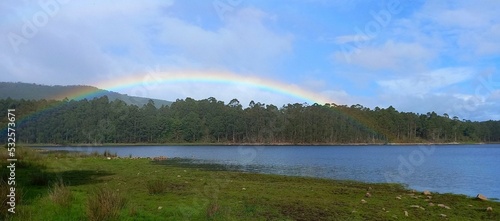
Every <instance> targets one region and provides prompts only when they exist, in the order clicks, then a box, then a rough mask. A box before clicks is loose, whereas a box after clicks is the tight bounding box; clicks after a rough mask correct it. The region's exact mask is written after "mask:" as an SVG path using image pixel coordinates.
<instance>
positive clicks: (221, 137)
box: [0, 96, 500, 144]
mask: <svg viewBox="0 0 500 221" xmlns="http://www.w3.org/2000/svg"><path fill="white" fill-rule="evenodd" d="M0 107H1V109H0V110H7V109H8V108H15V109H16V118H17V119H18V122H17V125H16V129H17V130H16V132H17V134H16V138H17V142H21V143H27V144H32V143H51V144H85V143H88V144H101V143H232V144H239V143H269V144H340V143H422V142H443V143H444V142H500V121H483V122H472V121H468V120H460V119H459V118H458V117H450V116H448V115H447V114H443V115H438V114H436V113H434V112H430V113H427V114H417V113H409V112H399V111H397V110H396V109H394V108H393V107H392V106H391V107H388V108H378V107H376V108H375V109H370V108H367V107H363V106H361V105H352V106H346V105H336V104H333V103H332V104H324V105H320V104H312V105H309V104H299V103H295V104H287V105H284V106H282V107H277V106H275V105H272V104H263V103H260V102H254V101H251V102H250V104H249V105H248V107H246V108H243V106H242V104H240V102H239V101H238V100H237V99H233V100H231V101H230V102H229V103H227V104H225V103H224V102H223V101H218V100H217V99H215V98H213V97H210V98H208V99H203V100H194V99H191V98H186V99H178V100H176V101H175V102H173V103H172V104H171V105H168V106H166V105H162V106H161V107H159V108H157V107H156V106H155V104H154V101H152V100H150V101H149V102H148V103H147V104H145V105H143V106H140V107H139V106H137V105H129V104H126V103H125V102H123V101H121V100H113V101H110V100H109V99H108V97H106V96H103V97H100V98H94V99H92V100H87V99H83V100H79V101H75V100H68V99H65V100H62V101H57V100H43V99H42V100H24V99H20V100H19V99H16V100H14V99H10V98H7V99H0ZM4 112H5V113H4ZM6 115H7V113H6V111H3V112H2V113H1V114H0V117H1V118H0V123H1V125H2V126H1V128H5V127H6V125H7V116H6ZM4 125H5V126H4ZM6 135H7V132H6V130H2V133H1V134H0V138H1V139H2V140H6Z"/></svg>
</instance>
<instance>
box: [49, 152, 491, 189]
mask: <svg viewBox="0 0 500 221" xmlns="http://www.w3.org/2000/svg"><path fill="white" fill-rule="evenodd" d="M45 149H57V150H61V149H62V150H75V151H85V152H92V151H99V152H104V150H109V151H111V152H112V153H115V152H116V153H117V154H118V155H119V156H123V157H127V156H129V155H132V156H141V157H154V156H161V155H163V156H167V157H180V158H189V159H194V160H195V162H200V163H217V164H224V165H229V166H236V165H237V166H238V168H240V169H241V170H244V171H250V172H258V173H271V174H284V175H294V176H310V177H322V178H331V179H350V180H358V181H364V182H399V183H404V184H406V185H408V187H409V188H412V189H416V190H420V191H422V190H426V189H427V190H430V191H436V192H441V193H449V192H451V193H459V194H466V195H470V196H475V195H476V194H478V193H482V194H484V195H486V196H487V197H489V198H500V172H499V171H500V145H493V144H492V145H450V146H446V145H443V146H144V147H143V146H133V147H45Z"/></svg>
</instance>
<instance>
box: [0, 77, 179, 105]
mask: <svg viewBox="0 0 500 221" xmlns="http://www.w3.org/2000/svg"><path fill="white" fill-rule="evenodd" d="M70 94H79V95H85V96H82V97H78V98H76V99H75V98H70V97H68V99H75V100H82V99H88V100H92V99H94V98H99V97H103V96H107V97H108V99H109V100H110V101H114V100H122V101H124V102H125V103H127V104H129V105H131V104H133V105H137V106H139V107H141V106H143V105H144V104H147V103H148V101H149V100H153V101H154V103H155V106H156V107H161V106H162V105H165V106H168V105H170V104H172V102H171V101H166V100H160V99H150V98H144V97H136V96H129V95H126V94H120V93H117V92H113V91H107V90H103V89H100V88H97V87H93V86H88V85H67V86H62V85H54V86H49V85H41V84H34V83H22V82H16V83H13V82H0V99H5V98H9V97H10V98H12V99H26V100H41V99H46V100H50V99H52V100H63V99H65V98H66V97H65V96H67V95H70Z"/></svg>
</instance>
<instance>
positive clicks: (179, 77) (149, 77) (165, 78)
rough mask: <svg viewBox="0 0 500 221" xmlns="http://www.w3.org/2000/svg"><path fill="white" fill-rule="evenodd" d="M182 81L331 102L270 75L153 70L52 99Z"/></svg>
mask: <svg viewBox="0 0 500 221" xmlns="http://www.w3.org/2000/svg"><path fill="white" fill-rule="evenodd" d="M183 82H206V83H223V84H232V85H243V86H248V87H253V88H259V89H262V90H265V91H270V92H274V93H279V94H283V95H287V96H290V97H295V98H298V99H299V100H301V101H303V102H310V103H311V104H312V103H318V104H321V105H323V104H325V103H331V101H330V100H329V99H328V98H326V97H324V96H323V95H321V94H319V93H314V92H311V91H307V90H305V89H303V88H301V87H299V86H297V85H293V84H285V83H282V82H278V81H274V80H271V79H265V78H259V77H254V76H242V75H237V74H233V73H230V72H221V71H203V72H202V71H169V72H159V71H152V72H149V73H138V74H135V75H129V76H124V77H123V76H120V77H117V78H113V79H109V80H107V81H99V82H96V83H94V84H92V85H93V86H94V87H90V86H89V87H79V88H78V89H73V90H70V91H67V92H65V93H63V94H58V95H56V96H54V97H51V98H49V99H52V100H63V99H65V98H67V99H69V100H81V99H84V98H88V97H98V96H99V93H103V91H102V90H108V91H116V90H120V89H126V88H132V89H136V90H135V91H139V92H140V91H141V90H148V89H151V88H152V87H155V86H158V85H164V84H175V83H183ZM96 87H97V88H96ZM100 89H102V90H100ZM133 91H134V90H133ZM132 96H135V94H132ZM256 101H258V100H256ZM59 105H62V103H56V104H54V105H49V106H47V107H45V108H44V109H42V110H37V111H36V112H34V113H31V114H29V115H27V116H23V117H22V118H21V119H18V123H21V122H23V121H25V120H26V119H28V118H30V117H31V116H35V115H37V114H40V113H43V112H46V111H49V110H52V109H54V108H57V107H58V106H59ZM2 129H3V128H2Z"/></svg>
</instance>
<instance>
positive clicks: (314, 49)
mask: <svg viewBox="0 0 500 221" xmlns="http://www.w3.org/2000/svg"><path fill="white" fill-rule="evenodd" d="M499 11H500V1H497V0H477V1H469V0H438V1H419V0H407V1H403V0H337V1H334V0H332V1H327V0H290V1H286V3H285V2H284V1H280V2H278V1H266V0H258V1H250V0H198V1H195V0H193V1H176V0H163V1H135V0H128V1H127V0H116V1H90V0H89V1H77V0H60V1H57V0H40V1H28V0H26V1H19V0H4V1H1V2H0V14H1V16H0V36H1V38H0V81H8V82H18V81H21V82H28V83H38V84H48V85H74V84H78V85H82V84H85V85H93V86H102V87H106V86H107V85H112V84H110V83H109V82H121V79H125V78H134V79H139V81H137V84H130V85H128V86H122V87H114V88H104V89H110V90H114V91H118V92H121V93H127V94H129V95H138V96H146V97H152V98H159V99H165V100H175V99H177V98H185V97H192V98H195V99H204V98H208V97H215V98H217V99H219V100H224V101H226V102H228V101H229V100H231V99H232V98H238V99H239V100H240V101H241V103H243V104H244V105H245V106H246V104H248V102H249V101H250V100H255V101H260V102H263V103H266V104H268V103H273V104H276V105H278V106H281V105H283V104H285V103H295V102H300V103H303V102H308V103H312V102H314V99H311V97H317V98H318V101H324V100H328V101H330V102H334V103H337V104H347V105H352V104H358V103H359V104H362V105H363V106H367V107H370V108H374V107H376V106H379V107H388V106H390V105H392V106H394V107H395V108H396V109H398V110H401V111H408V112H418V113H426V112H429V111H435V112H436V113H438V114H444V113H448V114H449V115H450V116H458V117H460V118H461V119H464V118H465V119H471V120H486V119H494V120H500V74H499V69H500V41H499V40H498V39H500V17H499V16H498V12H499ZM217 73H226V74H225V75H226V76H231V79H232V80H230V81H229V80H228V81H224V80H223V79H221V78H223V77H221V76H220V75H218V74H217ZM190 74H196V76H200V75H204V76H206V77H204V78H203V79H201V78H200V80H197V78H195V77H190V76H189V75H190ZM170 75H176V76H177V75H184V78H185V79H187V80H177V81H165V80H162V79H166V78H169V77H168V76H170ZM211 77H213V79H215V80H213V81H211V80H209V79H211ZM179 78H180V79H182V78H183V77H182V76H181V77H179ZM141 79H142V80H143V81H141ZM155 79H156V80H155ZM207 79H208V80H207ZM235 79H236V80H235ZM237 79H241V80H237ZM246 79H253V82H254V84H245V80H246ZM104 82H107V83H104ZM141 82H142V83H141ZM255 82H263V83H262V84H263V85H261V86H259V85H258V84H256V83H255ZM268 82H274V83H268ZM152 85H153V86H154V87H153V86H152ZM276 85H279V87H280V88H278V89H277V88H273V86H276ZM138 88H139V89H138ZM302 94H308V95H309V96H301V95H302ZM319 98H321V99H319Z"/></svg>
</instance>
